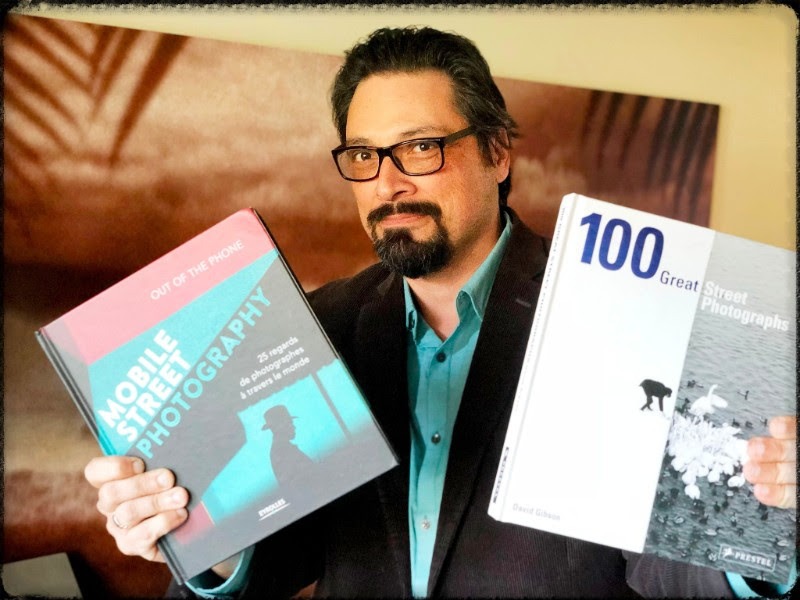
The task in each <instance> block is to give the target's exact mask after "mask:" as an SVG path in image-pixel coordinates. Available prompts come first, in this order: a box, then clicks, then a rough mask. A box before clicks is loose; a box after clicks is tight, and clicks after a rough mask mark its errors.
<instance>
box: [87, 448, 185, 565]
mask: <svg viewBox="0 0 800 600" xmlns="http://www.w3.org/2000/svg"><path fill="white" fill-rule="evenodd" d="M84 476H85V477H86V480H87V481H88V482H89V483H90V484H92V486H94V487H95V488H97V490H98V492H97V510H98V511H99V512H100V514H102V515H103V516H105V517H106V529H107V530H108V532H109V533H110V534H111V535H112V537H113V538H114V540H115V541H116V543H117V548H119V550H120V552H122V553H123V554H126V555H128V556H141V557H142V558H146V559H147V560H152V561H158V562H164V557H163V556H162V555H161V552H160V551H159V550H158V547H157V546H156V542H157V541H158V539H159V538H160V537H161V536H163V535H164V534H166V533H169V532H170V531H172V530H173V529H175V528H176V527H178V526H179V525H180V524H182V523H183V522H184V521H185V520H186V517H187V515H188V513H187V511H186V505H187V503H188V501H189V494H188V492H187V491H186V489H184V488H182V487H177V486H176V485H175V476H174V475H173V473H172V472H171V471H169V470H168V469H154V470H152V471H145V470H144V463H143V462H142V461H141V460H140V459H138V458H132V457H129V456H103V457H98V458H93V459H92V460H91V461H89V464H87V465H86V468H85V469H84Z"/></svg>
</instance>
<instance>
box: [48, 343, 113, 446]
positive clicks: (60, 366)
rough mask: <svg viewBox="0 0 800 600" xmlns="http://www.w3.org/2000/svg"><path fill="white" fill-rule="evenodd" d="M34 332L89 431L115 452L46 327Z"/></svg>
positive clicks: (101, 444) (100, 444) (100, 443)
mask: <svg viewBox="0 0 800 600" xmlns="http://www.w3.org/2000/svg"><path fill="white" fill-rule="evenodd" d="M34 334H35V336H36V340H37V341H38V342H39V345H40V346H41V347H42V350H44V353H45V355H46V356H47V358H48V359H49V360H50V362H51V363H52V365H53V367H54V368H55V371H56V373H57V374H58V377H59V379H61V382H62V383H63V384H64V387H66V388H67V392H68V393H69V395H70V398H72V401H73V402H74V403H75V406H76V407H77V408H78V412H80V414H81V416H82V417H83V420H84V421H85V422H86V425H87V427H88V428H89V431H91V432H92V435H93V436H94V438H95V439H96V440H97V443H98V445H99V446H100V448H101V449H102V450H103V452H104V453H105V454H106V455H109V454H113V452H114V449H113V448H112V447H111V446H110V445H109V444H108V442H107V440H104V439H103V436H102V435H101V433H100V428H99V427H98V426H97V422H96V421H95V418H94V413H93V412H92V408H91V406H90V405H89V402H88V401H87V399H86V397H85V396H84V394H83V392H82V391H81V388H80V386H79V385H78V384H77V383H76V382H75V380H74V379H73V378H72V376H71V374H70V371H69V369H68V368H67V367H66V366H65V365H64V361H63V360H62V359H61V354H59V352H58V349H57V348H56V346H55V345H54V344H53V343H52V342H51V341H50V338H49V337H47V332H46V331H45V329H40V330H38V331H35V332H34Z"/></svg>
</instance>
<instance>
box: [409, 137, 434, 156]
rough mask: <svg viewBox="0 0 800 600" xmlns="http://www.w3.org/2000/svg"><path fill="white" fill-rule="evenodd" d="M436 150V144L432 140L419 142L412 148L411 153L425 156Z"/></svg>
mask: <svg viewBox="0 0 800 600" xmlns="http://www.w3.org/2000/svg"><path fill="white" fill-rule="evenodd" d="M434 150H436V144H435V143H434V142H432V141H430V140H417V141H416V142H414V143H412V144H411V147H410V151H411V152H415V153H417V154H425V153H426V152H432V151H434Z"/></svg>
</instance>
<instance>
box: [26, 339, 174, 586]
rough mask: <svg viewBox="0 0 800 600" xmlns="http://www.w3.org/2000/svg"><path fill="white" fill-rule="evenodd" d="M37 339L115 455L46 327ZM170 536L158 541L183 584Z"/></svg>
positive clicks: (99, 437) (105, 447) (90, 424)
mask: <svg viewBox="0 0 800 600" xmlns="http://www.w3.org/2000/svg"><path fill="white" fill-rule="evenodd" d="M34 335H35V337H36V340H37V341H38V342H39V345H40V346H41V347H42V349H43V350H44V353H45V355H46V356H47V358H48V359H49V360H50V362H51V363H52V365H53V367H54V368H55V371H56V373H57V374H58V377H59V378H60V379H61V381H62V383H63V384H64V387H66V388H67V391H68V393H69V395H70V397H71V398H72V401H73V402H74V403H75V406H76V407H77V408H78V412H80V414H81V416H82V417H83V420H84V421H85V422H86V425H87V427H88V428H89V430H90V431H91V432H92V435H93V436H94V438H95V439H96V440H97V443H98V445H99V446H100V448H101V450H102V451H103V453H104V454H106V455H113V454H115V453H116V452H115V450H114V448H113V447H112V446H111V444H110V443H109V442H108V441H107V440H105V439H104V438H103V436H102V434H101V432H100V428H99V427H98V426H97V422H96V421H95V418H94V413H93V412H92V409H91V407H90V406H89V402H88V401H87V399H86V397H85V396H84V394H83V393H82V392H81V389H80V386H79V385H77V383H76V382H75V380H74V379H73V378H72V377H71V375H70V371H69V369H68V368H67V367H66V366H65V365H64V361H63V360H62V359H61V355H60V353H59V352H58V349H57V348H56V347H55V345H54V344H53V343H52V342H51V341H50V339H49V338H48V337H47V332H46V331H45V330H44V329H40V330H38V331H35V332H34ZM168 537H169V536H168V535H167V536H165V537H163V538H161V539H160V540H159V542H158V546H159V548H160V550H161V554H163V555H164V558H165V560H166V561H167V566H168V567H169V569H170V571H171V572H172V575H173V576H174V577H175V579H176V581H177V582H178V583H179V584H181V585H183V583H185V581H186V579H185V577H184V572H183V570H182V569H181V567H180V563H179V562H178V560H177V558H176V557H175V554H174V552H173V551H172V548H171V546H170V544H169V541H168V539H167V538H168Z"/></svg>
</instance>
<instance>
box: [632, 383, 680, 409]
mask: <svg viewBox="0 0 800 600" xmlns="http://www.w3.org/2000/svg"><path fill="white" fill-rule="evenodd" d="M639 386H640V387H641V388H642V389H643V390H644V395H645V397H646V398H647V402H645V404H644V406H642V408H640V409H639V410H644V409H645V408H646V409H647V410H653V409H652V408H650V406H651V405H652V404H653V398H658V409H659V410H660V411H661V412H664V396H666V397H667V398H669V397H670V396H672V390H671V389H669V388H668V387H667V386H665V385H664V384H663V383H660V382H658V381H653V380H652V379H645V380H644V381H642V383H640V384H639Z"/></svg>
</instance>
